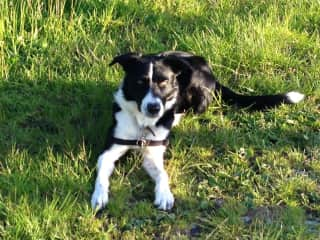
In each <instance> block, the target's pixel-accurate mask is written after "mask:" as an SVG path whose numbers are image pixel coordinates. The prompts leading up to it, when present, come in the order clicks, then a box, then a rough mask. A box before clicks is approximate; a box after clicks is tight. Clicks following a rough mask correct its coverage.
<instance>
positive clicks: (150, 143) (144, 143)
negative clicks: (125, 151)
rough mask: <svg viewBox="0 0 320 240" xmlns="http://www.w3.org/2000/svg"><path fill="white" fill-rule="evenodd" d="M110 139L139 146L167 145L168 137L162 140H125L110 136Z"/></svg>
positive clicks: (122, 143) (118, 142)
mask: <svg viewBox="0 0 320 240" xmlns="http://www.w3.org/2000/svg"><path fill="white" fill-rule="evenodd" d="M112 141H113V142H114V143H116V144H119V145H129V146H139V147H156V146H168V145H169V139H168V138H166V139H164V140H148V139H138V140H127V139H121V138H115V137H112Z"/></svg>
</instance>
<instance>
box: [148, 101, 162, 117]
mask: <svg viewBox="0 0 320 240" xmlns="http://www.w3.org/2000/svg"><path fill="white" fill-rule="evenodd" d="M160 108H161V107H160V104H159V103H148V105H147V110H148V112H149V113H150V114H152V115H154V114H157V113H159V112H160Z"/></svg>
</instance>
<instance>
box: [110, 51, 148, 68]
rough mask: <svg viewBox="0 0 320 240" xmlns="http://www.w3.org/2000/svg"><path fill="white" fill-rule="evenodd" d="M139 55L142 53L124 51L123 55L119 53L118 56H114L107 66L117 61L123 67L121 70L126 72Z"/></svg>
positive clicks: (137, 59)
mask: <svg viewBox="0 0 320 240" xmlns="http://www.w3.org/2000/svg"><path fill="white" fill-rule="evenodd" d="M141 56H142V54H140V53H135V52H129V53H126V54H123V55H119V56H116V57H115V58H114V59H113V60H112V61H111V63H110V64H109V66H112V65H114V64H116V63H119V64H120V65H121V66H122V67H123V70H124V71H126V72H127V71H128V70H129V69H130V67H132V66H133V65H134V63H136V62H137V61H139V59H140V58H141Z"/></svg>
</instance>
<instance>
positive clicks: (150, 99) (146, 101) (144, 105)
mask: <svg viewBox="0 0 320 240" xmlns="http://www.w3.org/2000/svg"><path fill="white" fill-rule="evenodd" d="M148 77H149V80H150V82H152V77H153V64H152V63H150V65H149V72H148ZM152 104H159V106H160V110H159V113H158V114H156V115H155V116H151V114H150V113H149V111H148V105H152ZM141 112H142V113H143V114H144V115H145V116H148V117H161V116H162V114H163V113H164V106H163V104H162V101H161V99H160V98H159V97H156V96H154V94H153V93H152V90H151V88H150V89H149V91H148V93H147V94H146V95H145V97H144V98H143V99H142V102H141Z"/></svg>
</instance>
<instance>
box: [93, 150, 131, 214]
mask: <svg viewBox="0 0 320 240" xmlns="http://www.w3.org/2000/svg"><path fill="white" fill-rule="evenodd" d="M127 150H128V147H127V146H122V145H116V144H114V145H112V146H111V147H110V148H109V149H107V150H105V151H104V152H103V153H102V154H101V155H100V156H99V158H98V166H97V179H96V184H95V189H94V192H93V194H92V197H91V206H92V208H93V209H94V210H100V209H102V208H103V207H105V205H106V204H107V203H108V199H109V198H108V193H109V177H110V176H111V174H112V172H113V169H114V164H115V162H116V161H117V160H118V159H119V158H120V157H121V156H122V155H123V154H124V153H125V152H126V151H127Z"/></svg>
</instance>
